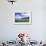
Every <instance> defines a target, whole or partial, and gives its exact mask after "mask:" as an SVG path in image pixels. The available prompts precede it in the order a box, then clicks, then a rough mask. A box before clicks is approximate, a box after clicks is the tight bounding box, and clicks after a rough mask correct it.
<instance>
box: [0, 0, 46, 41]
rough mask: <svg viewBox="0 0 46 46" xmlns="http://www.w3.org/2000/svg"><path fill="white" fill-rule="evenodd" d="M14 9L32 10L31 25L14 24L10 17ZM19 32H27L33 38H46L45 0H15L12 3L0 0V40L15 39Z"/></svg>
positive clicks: (38, 39)
mask: <svg viewBox="0 0 46 46" xmlns="http://www.w3.org/2000/svg"><path fill="white" fill-rule="evenodd" d="M16 10H22V11H28V10H32V25H14V24H13V23H12V17H13V15H14V13H15V11H16ZM19 32H27V33H29V34H30V35H31V38H32V39H33V40H37V41H40V40H43V41H44V40H46V1H45V0H32V1H31V0H16V3H14V4H13V5H12V4H11V3H10V2H8V1H7V0H0V40H15V38H16V37H17V34H18V33H19Z"/></svg>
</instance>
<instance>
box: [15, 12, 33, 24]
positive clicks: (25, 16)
mask: <svg viewBox="0 0 46 46" xmlns="http://www.w3.org/2000/svg"><path fill="white" fill-rule="evenodd" d="M31 17H32V15H31V12H22V11H21V12H20V11H19V12H18V11H17V12H15V15H14V24H31V23H32V22H31V21H32V18H31Z"/></svg>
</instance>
